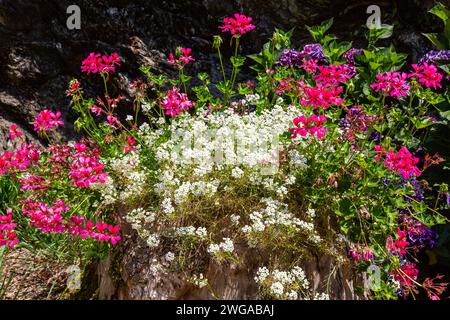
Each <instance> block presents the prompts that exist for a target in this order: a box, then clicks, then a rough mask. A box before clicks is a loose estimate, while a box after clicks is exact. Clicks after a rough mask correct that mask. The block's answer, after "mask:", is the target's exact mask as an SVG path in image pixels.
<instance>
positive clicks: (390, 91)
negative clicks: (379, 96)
mask: <svg viewBox="0 0 450 320" xmlns="http://www.w3.org/2000/svg"><path fill="white" fill-rule="evenodd" d="M407 78H408V75H407V74H406V73H404V72H401V73H400V72H394V73H392V72H389V71H388V72H386V73H384V74H382V73H380V74H378V75H377V82H376V83H373V84H372V85H371V87H372V89H374V90H375V92H380V91H381V92H383V94H385V95H389V96H391V97H395V98H398V97H400V96H402V97H406V96H407V95H408V93H407V90H409V89H410V87H409V85H408V83H407V82H406V79H407Z"/></svg>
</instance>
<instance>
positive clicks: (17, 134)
mask: <svg viewBox="0 0 450 320" xmlns="http://www.w3.org/2000/svg"><path fill="white" fill-rule="evenodd" d="M18 130H19V127H18V126H16V125H15V124H14V123H12V124H11V126H10V127H9V133H8V137H9V139H11V140H14V139H15V138H16V137H19V138H21V137H23V133H22V132H20V131H18Z"/></svg>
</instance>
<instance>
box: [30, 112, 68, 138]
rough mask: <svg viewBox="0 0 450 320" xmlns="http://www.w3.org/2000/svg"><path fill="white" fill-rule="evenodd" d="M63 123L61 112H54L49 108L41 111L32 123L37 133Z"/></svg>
mask: <svg viewBox="0 0 450 320" xmlns="http://www.w3.org/2000/svg"><path fill="white" fill-rule="evenodd" d="M63 124H64V122H63V121H62V120H61V112H59V111H58V112H56V113H54V112H52V111H49V110H44V111H41V112H40V113H39V114H38V116H37V118H36V120H35V121H34V123H33V125H34V131H36V132H37V133H41V132H47V131H48V130H50V129H54V128H57V127H59V126H60V125H63Z"/></svg>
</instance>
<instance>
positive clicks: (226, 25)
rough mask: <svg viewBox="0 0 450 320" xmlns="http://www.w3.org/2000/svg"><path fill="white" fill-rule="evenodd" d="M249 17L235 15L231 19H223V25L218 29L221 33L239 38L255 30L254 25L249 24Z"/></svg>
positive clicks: (250, 19) (250, 20)
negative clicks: (227, 33) (228, 33)
mask: <svg viewBox="0 0 450 320" xmlns="http://www.w3.org/2000/svg"><path fill="white" fill-rule="evenodd" d="M252 20H253V19H252V18H251V17H247V16H246V15H243V14H239V13H235V14H234V15H233V17H226V18H223V25H222V26H220V27H219V29H221V30H222V32H230V33H231V34H232V35H233V37H236V38H239V37H240V36H242V35H244V34H246V33H247V32H249V31H252V30H253V29H255V25H253V24H251V22H252Z"/></svg>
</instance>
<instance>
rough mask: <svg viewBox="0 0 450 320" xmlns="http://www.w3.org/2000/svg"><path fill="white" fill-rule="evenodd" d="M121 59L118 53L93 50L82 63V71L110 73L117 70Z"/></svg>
mask: <svg viewBox="0 0 450 320" xmlns="http://www.w3.org/2000/svg"><path fill="white" fill-rule="evenodd" d="M120 63H121V60H120V58H119V55H118V54H117V53H112V54H111V55H110V56H106V55H101V54H100V53H95V52H91V53H90V54H89V56H87V58H86V59H84V60H83V62H82V63H81V71H83V72H86V73H87V74H90V73H91V72H92V73H110V72H114V71H115V66H120Z"/></svg>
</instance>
